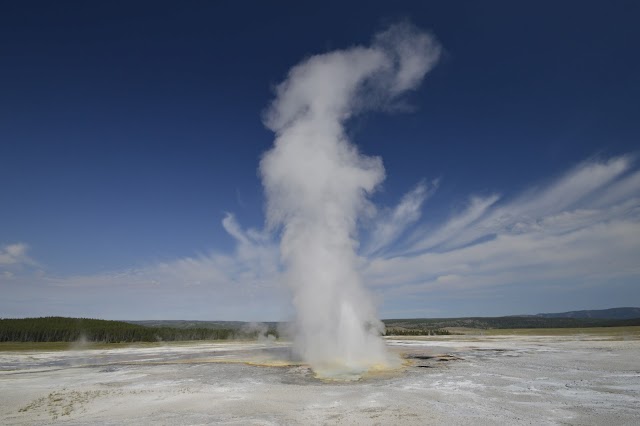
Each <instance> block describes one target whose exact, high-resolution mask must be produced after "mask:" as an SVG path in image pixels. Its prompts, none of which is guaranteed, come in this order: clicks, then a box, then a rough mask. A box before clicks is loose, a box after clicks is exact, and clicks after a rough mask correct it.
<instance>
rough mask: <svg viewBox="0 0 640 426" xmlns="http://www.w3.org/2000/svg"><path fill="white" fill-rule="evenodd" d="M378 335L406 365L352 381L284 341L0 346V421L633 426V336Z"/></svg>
mask: <svg viewBox="0 0 640 426" xmlns="http://www.w3.org/2000/svg"><path fill="white" fill-rule="evenodd" d="M387 343H388V345H389V346H390V348H391V350H393V351H395V352H398V353H400V354H403V356H405V357H407V360H406V363H405V367H403V368H402V369H400V370H397V371H393V372H385V373H379V374H373V375H371V376H368V377H364V378H363V379H361V380H360V381H356V382H324V381H321V380H318V379H316V378H314V376H313V374H312V372H311V371H310V370H309V369H308V368H307V367H306V366H304V365H301V364H296V363H295V362H290V361H288V347H287V345H286V344H273V343H219V344H181V345H171V346H167V347H146V348H127V349H114V350H73V351H52V352H0V423H1V424H5V425H11V424H50V423H62V424H72V425H80V424H82V425H85V424H114V425H115V424H118V425H119V424H123V423H127V424H190V425H191V424H212V423H216V424H234V425H247V424H363V425H368V424H447V425H458V424H459V425H462V424H464V425H468V424H507V425H514V424H535V425H540V424H571V425H579V424H584V425H587V424H588V425H593V424H602V425H622V424H628V425H637V424H640V357H639V355H640V341H638V340H613V339H608V338H606V337H588V336H569V337H567V336H562V337H539V336H526V337H516V336H510V337H465V336H446V337H445V336H443V337H430V338H427V339H398V340H388V341H387ZM247 362H249V364H247Z"/></svg>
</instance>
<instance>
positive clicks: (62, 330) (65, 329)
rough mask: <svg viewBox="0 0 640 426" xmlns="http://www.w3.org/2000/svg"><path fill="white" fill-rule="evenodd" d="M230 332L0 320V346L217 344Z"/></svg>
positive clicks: (109, 323)
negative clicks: (64, 343)
mask: <svg viewBox="0 0 640 426" xmlns="http://www.w3.org/2000/svg"><path fill="white" fill-rule="evenodd" d="M236 334H237V331H234V330H231V329H208V328H190V329H178V328H171V327H144V326H141V325H135V324H129V323H126V322H122V321H107V320H96V319H88V318H65V317H43V318H24V319H0V342H76V341H88V342H103V343H119V342H157V341H179V340H219V339H229V338H232V337H235V336H236Z"/></svg>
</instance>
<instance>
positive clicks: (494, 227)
mask: <svg viewBox="0 0 640 426" xmlns="http://www.w3.org/2000/svg"><path fill="white" fill-rule="evenodd" d="M630 167H631V161H630V159H629V158H628V157H619V158H614V159H610V160H606V161H599V162H591V163H584V164H581V165H580V166H578V167H576V168H574V169H573V170H571V171H570V172H569V173H567V174H566V175H564V176H562V177H561V178H559V179H557V180H556V181H552V182H550V183H549V184H548V185H547V186H545V187H542V188H538V189H536V190H529V191H526V192H525V193H524V194H523V195H520V196H518V197H515V198H514V199H513V201H510V202H509V201H507V202H505V203H503V204H499V203H498V202H497V197H495V196H494V197H488V198H475V201H474V202H471V203H470V206H469V208H467V210H465V211H464V212H463V213H461V214H458V215H454V216H452V217H451V218H450V219H449V220H447V221H445V223H444V224H443V225H441V226H440V227H438V228H437V229H436V230H435V231H434V232H432V233H425V234H422V235H421V236H420V239H418V240H417V241H413V244H411V245H409V246H408V249H406V250H404V251H403V252H402V253H401V254H400V255H396V256H395V257H388V258H385V257H381V256H380V257H377V258H373V259H368V263H367V264H366V267H365V273H366V276H367V279H368V282H370V283H371V284H372V285H374V286H377V287H379V288H380V289H381V291H382V292H383V293H385V294H386V295H387V297H391V298H399V299H406V298H407V297H409V295H416V294H421V293H429V294H435V293H437V294H449V295H452V294H455V295H456V297H458V298H460V299H463V298H465V297H468V296H469V291H470V290H474V289H479V288H493V287H497V286H502V285H510V286H514V285H515V286H521V287H522V288H523V289H524V288H526V287H527V286H531V285H534V284H533V283H541V282H544V283H547V285H552V286H560V287H561V286H563V285H573V286H576V287H577V288H580V287H584V286H594V287H606V286H607V285H609V283H610V282H612V281H613V280H627V281H635V280H637V279H638V278H640V263H639V262H638V258H639V256H640V179H639V178H638V176H637V173H633V174H631V175H630V176H628V177H624V172H625V171H628V169H629V168H630Z"/></svg>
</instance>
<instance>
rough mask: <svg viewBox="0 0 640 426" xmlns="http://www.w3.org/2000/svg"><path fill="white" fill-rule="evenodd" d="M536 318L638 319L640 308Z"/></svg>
mask: <svg viewBox="0 0 640 426" xmlns="http://www.w3.org/2000/svg"><path fill="white" fill-rule="evenodd" d="M536 316H537V317H544V318H597V319H614V320H625V319H634V318H640V308H611V309H597V310H590V311H570V312H561V313H555V314H538V315H536Z"/></svg>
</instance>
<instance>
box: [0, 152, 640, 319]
mask: <svg viewBox="0 0 640 426" xmlns="http://www.w3.org/2000/svg"><path fill="white" fill-rule="evenodd" d="M429 192H430V189H428V188H426V187H424V186H421V185H418V186H417V187H416V188H414V189H413V190H412V191H410V192H409V193H408V194H406V195H405V196H404V197H403V198H402V200H401V201H400V203H399V204H398V206H396V207H395V208H393V209H391V210H390V211H388V212H386V213H385V214H382V215H381V217H385V218H387V219H388V222H386V223H378V224H376V225H375V226H374V228H373V229H377V230H378V231H373V232H374V233H375V232H379V233H380V236H374V237H375V238H374V240H373V241H376V239H377V242H375V244H374V243H372V246H370V247H376V246H377V247H380V249H371V248H369V249H368V250H369V252H370V253H372V254H369V255H364V254H363V255H362V258H361V268H362V272H363V274H364V277H365V282H366V283H367V285H369V286H371V287H373V288H375V289H376V291H377V292H378V293H380V294H381V295H382V296H383V298H384V301H385V305H388V306H392V307H393V310H392V312H394V314H395V315H400V314H401V313H402V312H403V308H402V307H403V306H409V305H410V304H411V303H413V305H411V306H409V307H408V308H407V309H408V311H411V312H412V315H418V314H417V312H430V311H433V310H434V308H436V307H437V306H435V305H429V302H428V301H429V300H430V299H431V298H437V299H438V300H443V299H447V298H448V299H449V300H450V302H448V303H458V302H451V300H453V301H460V303H461V302H462V301H464V300H470V299H473V298H474V297H477V295H478V294H479V293H478V292H480V291H487V292H489V294H491V295H492V296H496V295H499V294H500V293H501V290H499V289H501V288H515V289H519V290H518V291H520V292H526V291H529V290H531V289H532V288H534V287H538V288H544V289H546V290H545V291H548V292H549V294H550V295H551V294H556V293H557V291H558V290H560V289H571V291H573V292H575V296H576V297H577V296H578V295H579V294H581V293H586V294H592V293H589V292H594V291H596V290H597V289H606V288H608V287H609V286H610V285H613V284H612V283H620V282H622V283H625V284H624V287H623V288H624V290H621V293H620V295H619V297H620V298H622V299H621V300H623V302H624V301H626V299H625V294H626V295H632V294H637V293H638V292H637V290H634V289H635V288H637V280H638V279H639V278H640V262H638V259H639V258H640V172H638V171H635V170H632V162H631V160H630V158H629V157H619V158H614V159H610V160H601V161H592V162H589V163H584V164H581V165H579V166H577V167H575V168H573V169H572V170H570V171H569V172H568V173H566V174H564V175H563V176H560V177H559V178H558V179H556V180H553V181H550V182H548V183H547V184H546V185H543V186H539V187H537V188H535V189H531V190H527V191H524V192H523V193H522V194H520V195H518V196H515V197H510V198H507V199H505V198H502V199H499V198H498V196H496V195H493V196H484V197H481V196H472V197H470V201H469V204H468V206H467V207H466V208H465V209H464V210H463V211H462V212H460V213H457V214H454V215H452V216H451V217H450V218H449V219H448V220H445V221H443V223H441V224H439V225H438V224H433V223H430V224H429V225H430V226H429V227H428V228H427V227H426V225H425V224H424V222H425V221H426V222H428V220H429V217H428V215H426V218H424V219H423V224H422V225H421V227H420V228H419V229H422V231H419V232H418V233H417V235H418V237H414V238H413V239H409V241H405V242H404V243H403V239H402V237H403V235H404V234H403V230H404V229H406V228H407V226H410V225H411V224H413V223H415V221H416V220H418V219H416V218H419V217H420V210H421V208H422V206H423V203H424V200H425V199H426V197H427V196H428V194H429ZM427 211H428V210H427ZM222 225H223V227H224V228H225V229H226V230H227V232H228V233H229V235H231V236H232V237H233V238H234V240H235V241H236V248H235V249H234V250H233V251H232V252H230V253H220V252H210V253H205V254H202V255H199V256H190V257H184V258H180V259H176V260H172V261H167V262H158V263H154V264H150V265H146V266H143V267H140V268H134V269H129V270H122V271H115V272H112V273H104V274H92V275H84V276H57V277H56V276H51V274H44V275H42V274H39V273H37V272H36V271H35V270H34V268H33V267H23V266H25V265H26V266H30V265H34V264H35V262H34V261H33V260H31V259H30V258H29V257H28V255H27V253H28V246H27V245H26V244H10V245H6V246H3V247H2V248H1V249H0V267H2V271H1V272H2V274H0V286H1V287H2V289H3V297H2V298H0V312H3V315H10V314H11V313H12V312H15V313H16V315H25V314H24V312H25V311H24V310H25V309H40V311H38V313H40V314H53V313H57V314H61V315H85V316H86V315H89V316H100V317H106V318H109V317H110V318H132V317H139V318H151V317H155V318H162V317H164V318H169V317H173V318H200V319H212V318H223V319H252V320H253V319H255V320H266V319H280V318H285V317H286V315H287V313H288V312H289V309H290V306H289V302H288V296H287V293H286V290H284V289H283V288H282V287H281V284H280V283H281V277H280V265H279V253H278V248H277V242H276V241H275V238H274V237H273V235H271V236H270V235H269V234H268V233H265V232H264V231H257V230H245V229H243V228H242V227H241V226H240V225H239V224H238V223H237V221H236V219H235V217H234V216H233V215H227V216H226V217H225V218H224V219H223V223H222ZM387 227H388V228H387ZM394 241H395V242H396V243H395V245H397V246H399V247H404V249H402V250H401V251H397V252H395V253H396V254H395V255H393V256H391V255H390V254H389V253H392V251H390V250H388V247H393V246H394ZM398 241H399V243H400V244H397V242H398ZM365 248H366V247H363V249H365ZM363 253H365V251H364V250H363ZM633 291H636V293H633ZM593 294H595V293H593ZM549 297H552V296H549ZM415 300H421V301H422V300H424V301H425V302H421V303H424V309H422V308H419V307H417V306H416V305H415V303H416V302H413V301H415ZM616 300H618V299H616ZM599 303H605V304H606V303H608V302H606V300H604V299H602V300H599ZM612 303H613V302H612ZM621 303H622V302H621ZM629 303H631V304H632V301H629ZM21 306H22V308H20V307H21ZM19 309H23V310H22V311H19ZM421 309H422V310H421ZM445 314H446V309H445Z"/></svg>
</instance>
